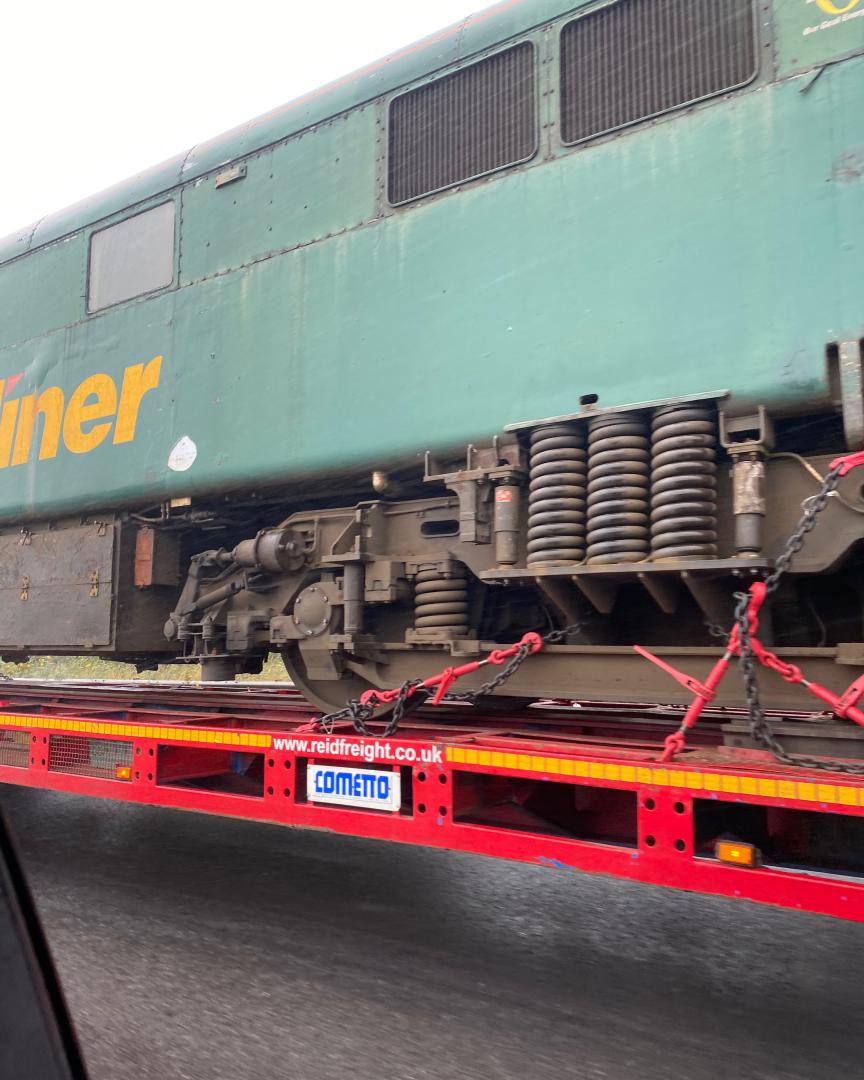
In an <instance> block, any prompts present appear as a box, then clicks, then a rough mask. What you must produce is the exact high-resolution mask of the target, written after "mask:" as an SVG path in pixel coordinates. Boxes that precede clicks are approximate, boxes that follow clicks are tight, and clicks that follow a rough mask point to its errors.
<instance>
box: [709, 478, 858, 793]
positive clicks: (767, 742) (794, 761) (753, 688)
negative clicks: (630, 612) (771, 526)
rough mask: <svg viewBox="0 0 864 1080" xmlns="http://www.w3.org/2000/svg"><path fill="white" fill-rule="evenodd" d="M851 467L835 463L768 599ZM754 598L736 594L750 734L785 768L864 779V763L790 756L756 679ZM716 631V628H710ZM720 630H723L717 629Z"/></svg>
mask: <svg viewBox="0 0 864 1080" xmlns="http://www.w3.org/2000/svg"><path fill="white" fill-rule="evenodd" d="M848 468H849V466H848V464H847V463H846V461H845V460H844V459H841V461H840V462H838V463H835V465H834V468H832V469H831V471H830V472H829V473H828V475H827V476H826V477H825V479H824V480H823V481H822V486H821V487H820V489H819V491H818V492H817V493H816V495H814V496H813V498H812V499H810V500H808V505H807V507H806V509H805V511H804V513H803V514H802V515H801V518H800V520H799V522H798V524H797V526H796V527H795V530H794V532H793V533H792V535H791V536H790V537H789V539H788V540H787V541H786V544H785V545H784V548H783V551H782V552H781V554H780V555H779V556H778V558H777V560H776V562H775V564H774V570H773V571H772V572H771V573H770V574H769V575H768V577H766V578H765V582H764V586H765V596H766V598H767V597H768V596H770V595H771V593H773V592H775V591H776V589H777V586H778V585H779V584H780V579H781V578H782V577H783V575H784V574H785V573H786V571H787V570H788V569H789V567H790V565H791V563H792V560H793V559H794V558H795V556H796V555H797V554H798V552H799V551H800V550H801V549H802V548H803V547H804V543H805V541H806V539H807V536H808V534H809V533H810V532H811V531H812V530H813V528H814V527H815V525H816V519H817V518H818V516H819V514H821V513H822V511H823V510H824V509H825V507H826V506H827V504H828V500H829V498H830V497H831V494H832V493H833V492H834V490H835V489H836V487H837V485H838V483H839V482H840V479H841V478H842V477H843V476H844V475H845V473H846V472H847V471H848ZM752 599H753V598H752V596H751V594H750V593H749V592H738V593H735V600H736V605H735V627H736V628H737V637H738V663H739V666H740V668H741V677H742V679H743V681H744V694H745V697H746V700H747V718H748V723H749V726H750V733H751V735H752V737H753V739H754V740H755V741H756V742H757V743H761V745H762V746H764V747H765V748H766V749H767V750H769V751H770V752H771V754H772V755H773V756H774V758H775V759H776V760H777V761H779V762H780V763H781V764H783V765H795V766H799V767H800V766H804V767H805V768H808V769H818V770H822V771H824V772H842V773H849V774H851V775H856V776H864V764H861V765H853V764H851V763H849V762H845V761H830V760H826V759H823V758H811V757H803V756H799V755H798V754H794V755H793V754H790V753H789V752H788V751H787V750H786V748H785V747H784V746H783V744H782V743H781V742H780V740H779V739H778V738H777V736H776V735H775V734H774V732H773V731H772V730H771V725H770V723H769V721H768V718H767V716H766V715H765V710H764V709H763V708H762V701H761V698H760V694H759V680H758V678H757V676H756V652H755V650H754V648H753V641H752V634H751V622H750V605H751V601H752ZM709 629H710V630H711V631H712V632H713V628H711V627H709ZM717 629H719V627H718V628H717ZM781 674H782V672H781Z"/></svg>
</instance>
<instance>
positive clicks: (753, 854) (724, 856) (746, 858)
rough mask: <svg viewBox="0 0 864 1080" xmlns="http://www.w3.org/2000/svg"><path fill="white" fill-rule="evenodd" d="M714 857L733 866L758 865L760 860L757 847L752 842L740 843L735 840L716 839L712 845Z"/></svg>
mask: <svg viewBox="0 0 864 1080" xmlns="http://www.w3.org/2000/svg"><path fill="white" fill-rule="evenodd" d="M714 857H715V858H717V859H719V860H720V862H725V863H732V864H733V865H735V866H758V865H759V861H760V854H759V848H757V847H754V846H753V844H740V843H738V841H737V840H718V841H717V843H716V844H715V845H714Z"/></svg>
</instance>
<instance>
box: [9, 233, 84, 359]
mask: <svg viewBox="0 0 864 1080" xmlns="http://www.w3.org/2000/svg"><path fill="white" fill-rule="evenodd" d="M84 251H85V244H84V236H83V234H81V233H78V234H76V235H73V236H70V237H68V238H67V239H65V240H61V241H59V242H58V243H56V244H53V245H51V246H50V247H45V248H41V249H40V250H39V251H34V252H33V253H32V254H30V255H28V256H27V258H26V259H20V260H18V261H17V262H14V263H8V264H6V265H0V313H2V315H0V326H2V331H0V341H2V343H3V344H4V345H7V344H8V345H11V344H13V343H15V342H16V341H24V340H26V339H27V338H31V337H35V336H36V335H37V334H43V333H45V332H46V331H47V330H53V329H55V328H57V327H59V326H65V325H66V324H67V323H75V322H78V320H79V319H80V318H81V317H82V313H83V301H82V296H83V289H84ZM6 374H11V372H8V373H6Z"/></svg>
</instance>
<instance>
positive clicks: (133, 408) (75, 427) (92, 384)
mask: <svg viewBox="0 0 864 1080" xmlns="http://www.w3.org/2000/svg"><path fill="white" fill-rule="evenodd" d="M161 370H162V357H161V356H154V357H153V359H152V360H150V361H149V362H148V363H146V364H130V365H129V367H127V368H126V369H125V371H124V372H123V381H122V383H121V385H120V392H119V395H118V392H117V384H116V383H115V381H114V379H113V378H112V377H111V376H110V375H106V374H105V373H104V372H100V373H97V374H95V375H90V376H88V377H87V378H86V379H84V380H83V382H81V383H79V385H78V386H76V387H75V389H74V390H73V391H72V392H71V394H69V398H68V401H67V399H66V395H65V394H64V392H63V390H62V389H61V388H60V387H59V386H47V387H45V389H44V390H41V391H40V392H39V393H38V394H27V395H26V396H25V397H22V398H16V399H14V400H11V401H6V402H4V403H3V407H2V409H0V469H5V468H6V467H7V466H8V465H24V464H26V463H27V462H28V461H30V459H31V455H32V453H33V445H34V442H35V441H36V439H35V436H36V435H37V431H38V427H37V421H38V419H39V418H40V417H41V418H42V426H41V435H40V436H39V438H38V445H39V449H38V460H39V461H44V460H46V459H48V458H54V457H56V456H57V451H58V450H59V448H60V439H61V436H62V439H63V445H64V446H65V447H66V449H67V450H68V451H69V452H70V453H73V454H89V452H90V451H91V450H95V449H96V447H97V446H100V445H101V444H102V443H103V442H105V440H106V439H107V438H108V436H109V434H110V432H111V428H112V426H113V428H114V439H113V442H115V443H127V442H131V441H132V440H133V439H134V438H135V433H136V431H137V428H138V416H139V413H140V411H141V402H142V400H143V398H144V395H145V394H147V393H149V391H150V390H155V389H156V387H158V385H159V376H160V374H161ZM19 378H20V376H19ZM9 381H10V385H12V386H14V385H15V383H16V382H17V381H18V379H17V378H16V379H12V380H9ZM6 382H7V381H6V379H0V400H2V398H3V393H4V391H5V389H6Z"/></svg>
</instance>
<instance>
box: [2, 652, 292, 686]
mask: <svg viewBox="0 0 864 1080" xmlns="http://www.w3.org/2000/svg"><path fill="white" fill-rule="evenodd" d="M200 671H201V669H200V667H199V666H198V664H164V665H162V666H160V667H159V668H157V669H156V671H144V672H141V673H140V674H139V673H138V672H137V671H136V670H135V668H134V666H133V665H132V664H118V663H115V662H114V661H112V660H101V659H100V658H99V657H96V656H34V657H33V659H32V660H28V661H27V663H26V664H0V672H2V673H3V674H4V675H11V676H12V678H13V679H123V680H129V679H170V680H172V681H176V682H197V681H198V679H199V678H200ZM277 680H278V681H282V682H288V681H290V680H289V679H288V674H287V672H286V671H285V665H284V664H283V663H282V660H281V657H279V656H271V657H270V659H269V660H268V661H267V663H266V664H265V665H264V670H263V671H262V672H261V674H260V675H243V676H242V681H243V682H275V681H277Z"/></svg>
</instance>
